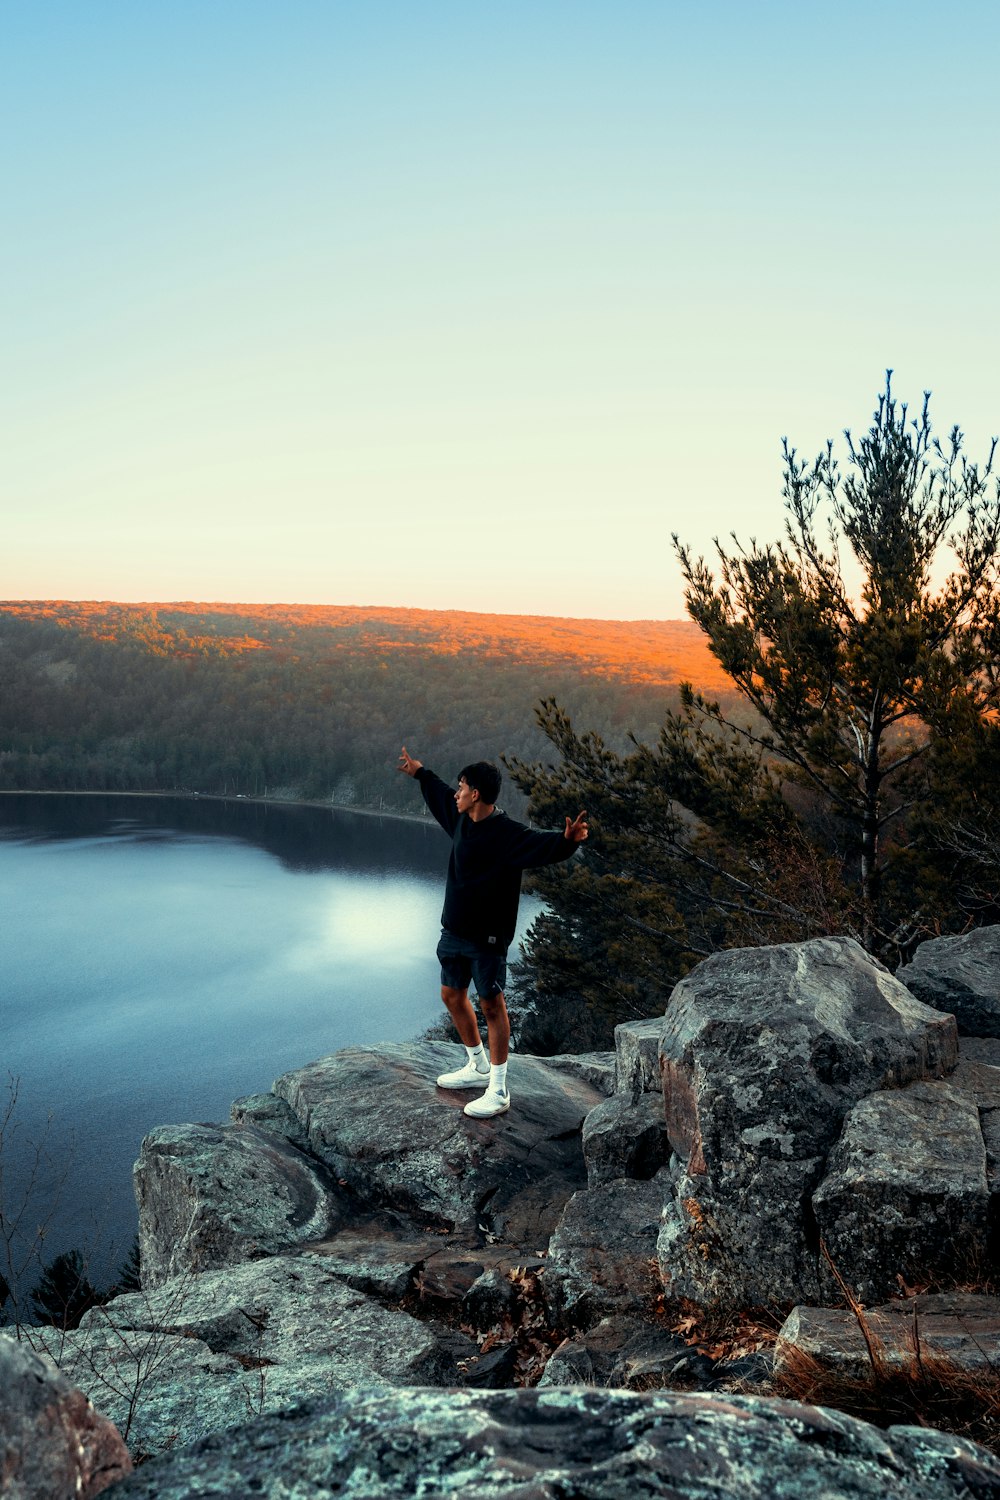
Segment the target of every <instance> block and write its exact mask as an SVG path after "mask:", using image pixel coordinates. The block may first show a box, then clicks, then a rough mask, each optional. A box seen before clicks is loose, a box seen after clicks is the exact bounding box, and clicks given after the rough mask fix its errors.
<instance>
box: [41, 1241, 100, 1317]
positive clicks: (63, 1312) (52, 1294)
mask: <svg viewBox="0 0 1000 1500" xmlns="http://www.w3.org/2000/svg"><path fill="white" fill-rule="evenodd" d="M104 1301H107V1294H105V1295H104V1296H102V1295H101V1293H100V1292H99V1291H98V1290H97V1288H96V1287H95V1286H94V1285H93V1283H92V1282H91V1281H90V1278H89V1277H88V1276H87V1270H86V1265H85V1263H84V1259H83V1256H82V1254H81V1253H80V1251H79V1250H66V1251H64V1252H63V1254H62V1255H57V1256H55V1257H54V1259H53V1260H51V1261H50V1262H49V1264H48V1265H47V1266H46V1267H45V1268H44V1270H43V1271H42V1274H41V1276H40V1278H39V1280H38V1284H37V1285H36V1286H35V1288H34V1290H33V1291H32V1293H31V1303H32V1306H33V1307H34V1309H35V1313H36V1315H37V1316H38V1318H39V1319H40V1321H41V1322H43V1323H50V1324H51V1325H52V1326H53V1327H54V1328H61V1329H64V1330H65V1329H68V1328H76V1327H77V1325H78V1324H79V1322H80V1319H81V1318H82V1317H83V1315H84V1313H85V1312H89V1311H90V1309H91V1308H92V1307H97V1306H99V1305H100V1303H101V1302H104Z"/></svg>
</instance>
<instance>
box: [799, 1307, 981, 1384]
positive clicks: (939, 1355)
mask: <svg viewBox="0 0 1000 1500" xmlns="http://www.w3.org/2000/svg"><path fill="white" fill-rule="evenodd" d="M864 1319H865V1325H866V1332H867V1334H868V1338H867V1340H866V1338H865V1335H864V1334H863V1333H862V1331H861V1328H860V1326H859V1324H858V1320H857V1318H856V1317H855V1316H854V1314H853V1313H852V1312H849V1311H847V1310H845V1309H843V1308H833V1307H795V1308H793V1309H792V1311H791V1312H790V1313H789V1315H788V1317H787V1318H786V1319H785V1321H784V1323H783V1324H782V1327H781V1332H780V1333H779V1334H778V1340H777V1343H776V1344H775V1349H774V1368H775V1373H776V1374H777V1375H782V1374H785V1373H801V1372H802V1371H803V1370H804V1369H809V1368H810V1367H814V1368H815V1369H816V1371H817V1372H818V1373H820V1374H822V1375H830V1376H835V1377H838V1378H847V1379H850V1380H857V1381H866V1380H870V1379H871V1378H872V1377H873V1374H874V1373H875V1372H874V1371H873V1368H872V1356H871V1353H870V1346H871V1347H872V1348H874V1351H875V1357H876V1359H877V1360H878V1362H879V1364H880V1367H881V1370H883V1371H903V1372H908V1373H911V1374H913V1375H915V1376H917V1377H918V1378H921V1377H922V1378H925V1379H926V1378H927V1376H928V1375H929V1374H933V1373H934V1372H935V1370H937V1371H938V1372H940V1373H942V1374H944V1373H945V1372H948V1373H950V1372H953V1371H956V1370H960V1371H962V1372H963V1373H965V1374H968V1375H984V1374H987V1375H994V1376H995V1374H996V1372H997V1370H998V1368H1000V1298H997V1297H987V1296H983V1295H982V1294H981V1293H975V1292H944V1293H941V1292H938V1293H933V1294H923V1295H921V1296H917V1297H906V1298H904V1299H901V1300H899V1301H895V1302H887V1303H884V1304H883V1305H882V1306H881V1307H872V1308H868V1309H866V1310H865V1313H864Z"/></svg>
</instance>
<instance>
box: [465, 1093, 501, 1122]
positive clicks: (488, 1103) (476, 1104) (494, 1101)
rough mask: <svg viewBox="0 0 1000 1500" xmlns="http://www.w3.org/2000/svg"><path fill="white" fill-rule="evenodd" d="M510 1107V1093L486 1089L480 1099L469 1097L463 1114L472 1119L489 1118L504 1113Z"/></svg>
mask: <svg viewBox="0 0 1000 1500" xmlns="http://www.w3.org/2000/svg"><path fill="white" fill-rule="evenodd" d="M509 1109H510V1095H509V1094H508V1093H506V1092H504V1093H502V1094H501V1093H500V1091H499V1089H487V1090H486V1093H485V1094H484V1095H483V1096H482V1098H481V1099H470V1101H469V1103H468V1104H467V1105H466V1106H465V1114H467V1115H471V1116H472V1118H473V1119H474V1120H489V1119H492V1117H493V1116H494V1115H505V1114H506V1113H507V1111H508V1110H509Z"/></svg>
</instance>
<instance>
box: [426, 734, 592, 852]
mask: <svg viewBox="0 0 1000 1500" xmlns="http://www.w3.org/2000/svg"><path fill="white" fill-rule="evenodd" d="M422 765H423V761H422V760H414V759H413V756H412V755H410V753H409V752H408V750H407V748H406V746H405V745H404V746H403V750H402V754H401V755H400V757H399V769H400V770H401V771H405V772H406V774H407V776H416V774H417V772H418V771H419V770H420V768H421V766H422ZM566 822H567V823H568V822H569V818H567V819H566ZM568 837H569V835H568V834H567V838H568ZM586 837H587V835H586V834H584V838H586Z"/></svg>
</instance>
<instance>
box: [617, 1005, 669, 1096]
mask: <svg viewBox="0 0 1000 1500" xmlns="http://www.w3.org/2000/svg"><path fill="white" fill-rule="evenodd" d="M662 1031H663V1017H662V1016H653V1017H652V1018H651V1019H650V1020H648V1021H623V1022H622V1023H621V1025H620V1026H616V1027H615V1092H616V1093H618V1094H626V1095H627V1096H628V1097H629V1098H630V1099H631V1100H632V1102H633V1103H635V1101H636V1100H637V1099H638V1098H639V1095H640V1094H647V1093H653V1092H655V1093H659V1092H660V1088H661V1084H660V1035H661V1033H662Z"/></svg>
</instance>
